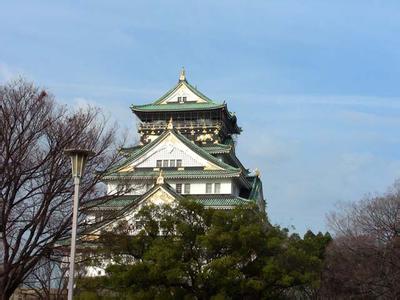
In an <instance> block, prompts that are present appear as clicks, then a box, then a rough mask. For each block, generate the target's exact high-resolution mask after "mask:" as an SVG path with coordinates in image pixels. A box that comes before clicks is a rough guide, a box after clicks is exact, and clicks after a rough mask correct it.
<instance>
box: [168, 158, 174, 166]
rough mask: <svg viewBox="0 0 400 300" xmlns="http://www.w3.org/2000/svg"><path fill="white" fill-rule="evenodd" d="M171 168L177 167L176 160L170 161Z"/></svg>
mask: <svg viewBox="0 0 400 300" xmlns="http://www.w3.org/2000/svg"><path fill="white" fill-rule="evenodd" d="M169 166H170V167H171V168H174V167H175V159H171V160H170V161H169Z"/></svg>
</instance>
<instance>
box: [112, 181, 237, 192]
mask: <svg viewBox="0 0 400 300" xmlns="http://www.w3.org/2000/svg"><path fill="white" fill-rule="evenodd" d="M166 182H167V183H168V184H169V185H171V186H172V187H173V188H174V189H175V188H176V184H177V183H182V193H184V191H185V189H184V184H185V183H190V194H195V195H201V194H206V183H207V182H209V183H215V182H219V183H220V184H221V188H220V194H234V195H238V194H239V192H238V191H236V190H237V187H236V184H235V183H232V179H214V180H202V181H200V180H193V179H192V180H185V179H181V180H178V179H175V180H170V179H166ZM131 185H132V187H133V188H132V191H131V192H128V193H127V195H143V194H144V193H145V192H146V191H148V190H149V189H150V188H151V187H152V186H153V185H154V184H153V183H150V182H148V183H145V184H143V183H142V182H136V183H135V182H132V183H131ZM235 189H236V190H235ZM107 190H108V194H109V195H111V194H115V193H116V192H117V184H116V183H109V184H108V185H107ZM235 191H236V194H235ZM212 194H214V185H213V190H212Z"/></svg>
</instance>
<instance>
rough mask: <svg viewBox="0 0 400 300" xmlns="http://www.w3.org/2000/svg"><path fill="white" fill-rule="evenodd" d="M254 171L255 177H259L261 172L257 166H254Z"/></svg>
mask: <svg viewBox="0 0 400 300" xmlns="http://www.w3.org/2000/svg"><path fill="white" fill-rule="evenodd" d="M254 173H255V174H256V176H257V177H260V176H261V172H260V170H259V169H258V168H256V169H255V170H254Z"/></svg>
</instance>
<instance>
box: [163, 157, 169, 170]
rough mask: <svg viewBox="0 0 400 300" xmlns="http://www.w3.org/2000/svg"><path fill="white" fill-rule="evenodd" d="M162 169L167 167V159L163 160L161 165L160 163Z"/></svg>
mask: <svg viewBox="0 0 400 300" xmlns="http://www.w3.org/2000/svg"><path fill="white" fill-rule="evenodd" d="M162 166H163V168H167V167H168V159H164V160H163V163H162Z"/></svg>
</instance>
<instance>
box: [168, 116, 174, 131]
mask: <svg viewBox="0 0 400 300" xmlns="http://www.w3.org/2000/svg"><path fill="white" fill-rule="evenodd" d="M173 128H174V122H173V120H172V117H171V118H170V119H169V122H168V125H167V129H169V130H171V129H173Z"/></svg>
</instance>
